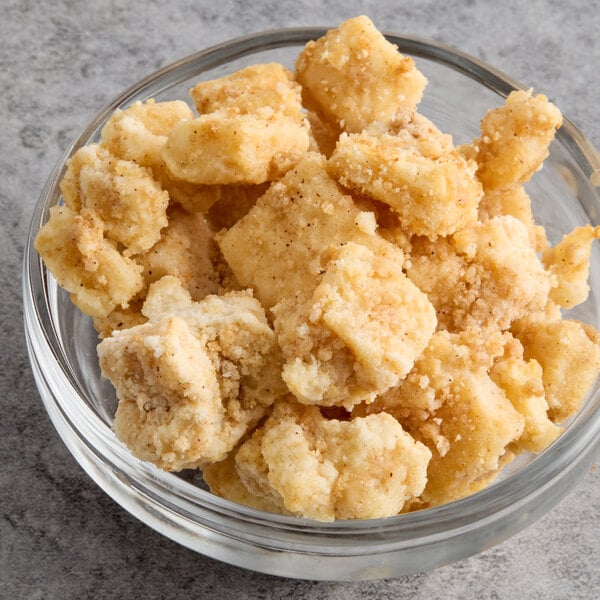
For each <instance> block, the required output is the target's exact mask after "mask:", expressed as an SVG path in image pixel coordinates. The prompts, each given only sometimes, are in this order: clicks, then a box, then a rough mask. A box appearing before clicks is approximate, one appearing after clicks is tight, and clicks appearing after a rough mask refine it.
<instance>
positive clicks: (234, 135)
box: [161, 112, 309, 185]
mask: <svg viewBox="0 0 600 600" xmlns="http://www.w3.org/2000/svg"><path fill="white" fill-rule="evenodd" d="M308 143H309V138H308V129H307V128H306V127H305V126H304V125H303V124H299V123H298V122H297V121H295V120H294V119H291V118H289V117H285V116H282V115H280V114H274V115H273V116H272V117H271V118H270V119H269V120H266V119H263V118H260V117H258V116H256V115H252V114H229V113H228V112H216V113H208V114H205V115H202V116H200V117H198V118H197V119H193V120H192V121H181V122H179V123H177V124H176V125H175V126H174V127H173V129H172V130H171V133H170V134H169V136H168V138H167V142H166V144H165V145H164V146H163V149H162V153H161V156H162V158H163V160H164V161H165V164H166V165H167V168H168V169H169V171H171V173H173V174H174V175H175V177H177V178H179V179H183V180H185V181H189V182H192V183H198V184H204V185H215V184H240V183H241V184H252V183H263V182H265V181H271V180H273V179H277V178H278V177H280V176H281V175H283V174H284V173H285V172H286V171H288V170H289V169H291V168H292V167H294V165H296V164H297V163H298V161H299V160H300V159H301V158H302V156H303V155H304V154H305V153H306V151H307V150H308Z"/></svg>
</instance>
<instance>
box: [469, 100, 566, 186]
mask: <svg viewBox="0 0 600 600" xmlns="http://www.w3.org/2000/svg"><path fill="white" fill-rule="evenodd" d="M561 125H562V115H561V113H560V111H559V110H558V108H556V106H554V104H552V103H551V102H549V101H548V98H546V96H544V95H543V94H538V95H537V96H534V95H532V93H531V91H529V92H525V91H522V90H519V91H514V92H511V93H510V94H509V95H508V97H507V98H506V103H505V104H504V106H502V107H500V108H495V109H492V110H490V111H488V113H487V114H486V115H485V117H484V118H483V120H482V121H481V137H480V139H479V140H478V142H477V143H476V145H477V147H478V152H477V163H478V164H479V170H478V171H477V176H478V178H479V180H480V181H481V183H482V184H483V187H484V188H485V189H486V190H491V189H498V188H503V187H507V186H509V185H512V184H514V183H524V182H526V181H529V179H530V178H531V176H532V175H533V174H534V173H535V171H537V170H538V169H539V168H540V166H541V165H542V162H543V161H544V159H545V158H546V157H547V156H548V154H549V152H548V146H549V145H550V142H551V141H552V140H553V139H554V134H555V132H556V129H558V128H559V127H560V126H561Z"/></svg>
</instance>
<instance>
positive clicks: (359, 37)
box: [296, 16, 427, 132]
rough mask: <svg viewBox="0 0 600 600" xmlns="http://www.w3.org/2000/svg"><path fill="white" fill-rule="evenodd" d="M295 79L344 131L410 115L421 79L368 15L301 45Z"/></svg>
mask: <svg viewBox="0 0 600 600" xmlns="http://www.w3.org/2000/svg"><path fill="white" fill-rule="evenodd" d="M296 78H297V80H298V81H299V82H300V83H301V84H302V86H303V87H304V88H305V89H306V90H307V91H308V92H309V94H310V95H311V97H312V98H313V99H314V101H315V102H316V103H317V104H318V106H319V108H320V110H321V111H322V112H323V114H324V115H325V116H326V118H327V119H328V120H330V121H332V122H333V123H335V124H338V125H339V126H340V127H341V128H342V129H343V130H345V131H348V132H358V131H361V130H362V129H364V128H365V127H367V126H368V125H369V124H370V123H372V122H374V121H380V122H390V121H392V120H395V119H400V120H404V119H407V118H410V116H411V115H412V113H413V112H414V111H415V107H416V106H417V104H418V103H419V102H420V100H421V97H422V95H423V89H424V88H425V85H426V84H427V80H426V79H425V77H424V76H423V75H422V74H421V72H420V71H419V70H418V69H417V68H416V66H415V63H414V61H413V59H412V58H409V57H406V56H403V55H402V54H400V53H399V52H398V49H397V47H396V46H394V45H393V44H390V43H389V42H388V41H387V40H386V39H385V37H384V36H383V35H382V34H381V33H380V32H379V31H377V29H376V28H375V26H374V25H373V23H372V22H371V21H370V19H369V18H368V17H365V16H360V17H356V18H353V19H348V20H347V21H345V22H344V23H342V24H341V25H340V26H339V27H338V28H337V29H332V30H330V31H329V32H328V33H327V34H326V35H325V36H324V37H322V38H320V39H319V40H317V41H314V42H309V43H308V44H306V46H305V48H304V50H303V51H302V52H301V53H300V55H299V56H298V58H297V60H296Z"/></svg>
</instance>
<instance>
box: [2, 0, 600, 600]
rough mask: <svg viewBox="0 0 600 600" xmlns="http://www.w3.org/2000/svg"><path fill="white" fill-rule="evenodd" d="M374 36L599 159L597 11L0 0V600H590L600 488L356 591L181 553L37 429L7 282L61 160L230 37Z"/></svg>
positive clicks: (537, 1)
mask: <svg viewBox="0 0 600 600" xmlns="http://www.w3.org/2000/svg"><path fill="white" fill-rule="evenodd" d="M360 13H364V14H368V15H369V16H370V17H371V18H372V19H373V20H374V21H375V23H376V24H377V25H378V27H380V28H381V29H384V30H389V31H396V32H403V33H409V34H414V35H419V36H424V37H427V38H432V39H434V40H438V41H441V42H444V43H447V44H450V45H453V46H455V47H458V48H460V49H462V50H464V51H466V52H468V53H471V54H473V55H475V56H478V57H480V58H482V59H484V60H486V61H488V62H489V63H491V64H493V65H495V66H496V67H498V68H499V69H501V70H503V71H505V72H507V73H510V74H511V75H512V76H513V77H515V78H516V79H519V80H521V81H522V82H524V83H526V84H528V85H531V86H533V87H534V88H535V89H536V90H538V91H543V92H545V93H546V94H547V95H548V96H550V97H551V99H553V100H554V101H555V102H556V103H557V104H558V105H559V106H560V107H561V109H562V110H563V112H564V113H565V114H566V115H568V116H569V117H570V118H571V119H572V120H573V121H575V123H576V124H577V125H578V126H579V127H580V128H581V129H582V130H583V131H584V132H585V133H586V134H587V136H589V138H590V139H591V140H592V142H593V143H594V144H595V145H596V146H597V147H599V146H600V118H599V116H600V115H599V112H598V111H599V109H598V106H599V104H598V95H599V92H600V75H599V71H598V65H600V43H599V41H598V30H599V26H600V16H599V15H600V2H598V0H592V1H580V2H578V1H576V0H562V1H557V0H549V1H543V0H534V1H530V2H521V1H515V0H510V1H508V2H492V1H489V2H488V1H485V0H467V1H464V2H462V1H460V0H446V1H444V2H438V1H434V0H425V1H422V2H418V1H413V2H408V1H405V0H399V1H392V0H388V1H381V2H375V1H368V2H358V1H357V0H330V1H328V2H323V1H318V0H279V1H278V2H275V1H272V0H269V1H263V2H261V1H259V0H256V1H255V2H245V1H243V0H219V1H214V2H212V1H211V2H206V1H192V0H185V1H182V2H158V1H154V0H145V1H144V2H141V1H139V0H129V1H119V0H98V1H96V2H93V3H91V2H90V3H88V2H83V1H79V0H58V1H56V2H50V1H48V0H46V1H44V0H41V1H33V0H0V93H1V95H2V97H1V101H0V131H1V134H0V145H1V151H0V210H1V216H2V218H1V220H0V228H1V235H0V256H1V259H0V276H1V283H0V316H1V320H2V324H1V328H0V331H1V335H2V341H1V343H0V348H1V352H2V358H1V362H0V365H1V366H0V407H1V408H0V415H1V417H0V512H1V517H2V518H1V521H0V590H1V591H0V597H2V598H7V599H16V598H28V599H41V598H44V599H46V598H56V599H70V598H77V599H86V598H94V599H97V600H100V599H103V598H144V599H153V598H175V599H176V598H186V599H188V598H214V599H221V598H227V599H233V598H248V599H259V598H294V599H305V598H306V599H308V598H311V599H315V600H319V599H324V598H331V599H344V600H353V599H355V598H356V599H358V598H415V599H418V600H421V599H434V598H460V599H478V600H483V599H510V598H527V599H538V598H539V599H546V600H551V599H556V600H558V599H569V600H572V599H577V598H580V599H588V600H592V599H593V598H598V597H600V569H599V568H598V556H599V555H600V535H599V534H600V528H599V527H598V522H599V520H600V474H599V472H598V471H597V470H594V469H592V470H591V471H590V472H589V473H588V474H587V475H586V477H585V478H584V479H583V480H582V481H581V483H580V484H579V485H578V486H577V487H576V488H575V489H574V490H573V491H572V493H571V494H570V495H569V496H567V497H566V498H565V499H564V500H563V501H562V502H561V503H560V504H559V505H558V506H557V507H556V508H555V509H554V510H552V511H551V512H550V513H549V514H548V515H547V516H545V517H544V518H543V519H541V520H540V521H538V522H537V523H536V524H534V525H533V526H531V527H530V528H528V529H527V530H525V531H523V532H522V533H520V534H519V535H517V536H515V537H514V538H512V539H510V540H509V541H506V542H505V543H503V544H501V545H499V546H497V547H495V548H493V549H490V550H488V551H486V552H484V553H482V554H480V555H478V556H475V557H472V558H470V559H467V560H464V561H461V562H458V563H455V564H453V565H450V566H447V567H444V568H441V569H439V570H437V571H434V572H429V573H424V574H418V575H413V576H409V577H403V578H399V579H395V580H387V581H375V582H364V583H319V582H311V581H296V580H287V579H281V578H277V577H271V576H267V575H261V574H257V573H253V572H249V571H245V570H243V569H239V568H236V567H231V566H228V565H225V564H222V563H219V562H217V561H215V560H212V559H208V558H205V557H203V556H201V555H198V554H195V553H193V552H191V551H188V550H186V549H184V548H182V547H179V546H178V545H177V544H175V543H173V542H171V541H170V540H168V539H165V538H163V537H161V536H160V535H159V534H157V533H155V532H154V531H152V530H150V529H149V528H147V527H146V526H144V525H143V524H141V523H140V522H138V521H137V520H136V519H135V518H133V517H132V516H130V515H129V514H127V513H126V512H125V511H124V510H122V509H121V508H120V507H119V506H117V505H116V504H115V503H114V502H113V501H112V500H110V499H109V498H108V497H107V496H106V495H105V494H104V493H103V492H102V491H101V490H100V489H99V488H98V487H96V485H95V484H94V483H92V482H91V480H90V479H89V478H88V477H87V475H86V474H85V473H84V472H83V470H82V469H81V468H80V467H79V465H78V464H77V463H76V462H75V460H74V459H73V458H72V457H71V456H70V454H69V452H68V451H67V449H66V448H65V446H64V445H63V443H62V441H61V440H60V439H59V437H58V435H57V434H56V432H55V431H54V429H53V427H52V425H51V423H50V421H49V419H48V417H47V415H46V413H45V412H44V409H43V407H42V404H41V402H40V400H39V398H38V395H37V391H36V389H35V385H34V382H33V379H32V375H31V371H30V368H29V364H28V360H27V356H26V350H25V343H24V339H23V334H22V317H21V292H20V269H21V255H22V250H23V245H24V240H25V235H26V230H27V227H28V223H29V218H30V213H31V211H32V209H33V206H34V203H35V202H36V200H37V197H38V195H39V192H40V190H41V188H42V186H43V184H44V181H45V179H46V177H47V175H48V173H49V172H50V170H51V167H52V165H53V164H54V162H55V161H56V160H57V158H58V157H59V155H60V154H61V152H62V151H63V149H64V148H65V147H66V145H67V144H68V142H69V140H71V139H72V138H73V137H74V136H75V135H76V134H77V133H78V131H79V130H80V129H81V127H82V126H83V125H84V124H85V123H86V121H87V120H88V119H89V118H90V117H91V116H92V115H93V114H94V113H95V112H96V111H97V110H98V109H99V108H100V107H101V106H102V105H103V104H104V103H105V102H107V101H108V100H109V99H111V98H112V97H113V96H115V95H116V94H117V93H118V92H120V90H122V89H123V88H124V87H125V86H128V85H129V84H130V83H132V82H133V81H135V80H137V79H139V78H141V77H142V76H144V75H146V74H148V73H149V72H151V71H153V70H154V69H156V68H158V67H161V66H163V65H166V64H168V63H170V62H172V61H174V60H176V59H177V58H179V57H182V56H184V55H186V54H189V53H191V52H194V51H197V50H199V49H202V48H204V47H207V46H209V45H212V44H215V43H218V42H221V41H224V40H226V39H228V38H232V37H235V36H238V35H241V34H245V33H250V32H253V31H258V30H262V29H268V28H273V27H281V26H297V25H336V24H337V23H339V22H340V21H341V20H343V19H345V18H347V17H350V16H354V15H357V14H360Z"/></svg>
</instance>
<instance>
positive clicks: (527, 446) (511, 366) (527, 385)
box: [490, 340, 562, 453]
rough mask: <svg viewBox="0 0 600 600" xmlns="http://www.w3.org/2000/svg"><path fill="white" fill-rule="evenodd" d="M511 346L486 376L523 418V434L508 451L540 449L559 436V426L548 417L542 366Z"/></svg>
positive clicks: (515, 346) (521, 348)
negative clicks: (502, 391)
mask: <svg viewBox="0 0 600 600" xmlns="http://www.w3.org/2000/svg"><path fill="white" fill-rule="evenodd" d="M515 342H516V340H515ZM511 346H513V347H514V349H513V350H512V352H507V353H505V355H503V356H501V357H499V358H498V359H497V360H496V362H495V363H494V365H493V367H492V369H491V370H490V377H491V378H492V379H493V380H494V382H495V383H496V385H498V386H499V387H500V388H502V390H504V393H505V394H506V397H507V398H508V399H509V400H510V401H511V403H512V405H513V406H514V407H515V409H516V410H517V411H518V412H519V413H521V414H522V415H523V417H524V418H525V428H524V430H523V434H522V435H521V437H520V438H519V439H518V440H516V441H515V442H513V444H512V446H511V450H512V451H513V452H515V453H519V452H541V451H542V450H543V449H544V448H546V447H547V446H549V445H550V444H551V443H552V442H553V441H554V440H555V439H556V438H557V437H558V436H559V435H560V433H561V432H562V428H561V427H558V426H557V425H555V424H554V423H553V422H552V421H551V420H550V419H549V417H548V403H547V402H546V397H545V391H544V383H543V373H542V367H541V366H540V364H539V363H538V362H537V361H536V360H534V359H531V360H524V358H523V347H522V346H521V344H519V343H518V342H516V343H514V342H513V344H511Z"/></svg>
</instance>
